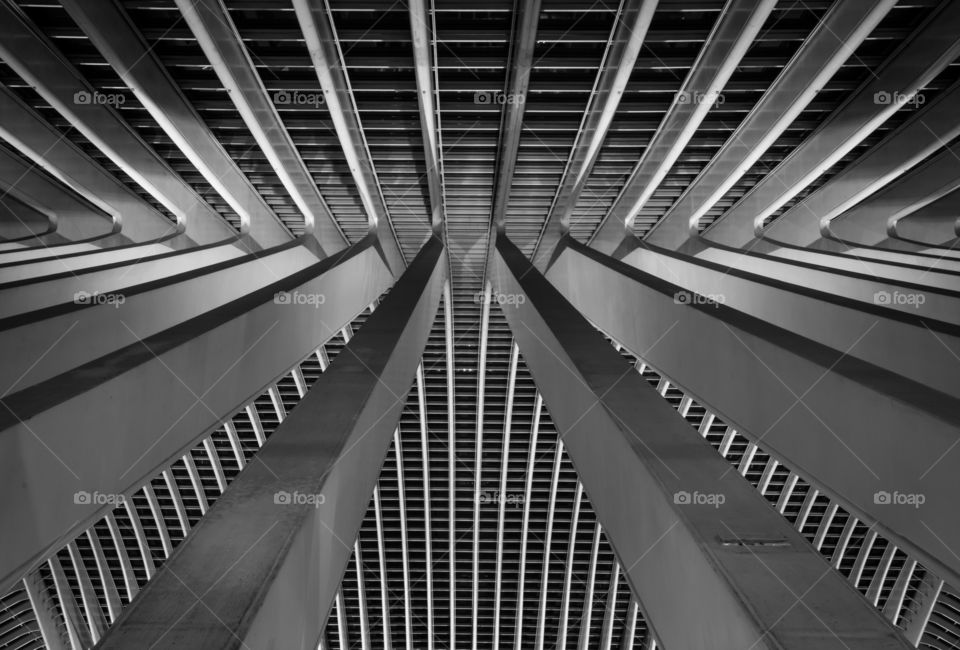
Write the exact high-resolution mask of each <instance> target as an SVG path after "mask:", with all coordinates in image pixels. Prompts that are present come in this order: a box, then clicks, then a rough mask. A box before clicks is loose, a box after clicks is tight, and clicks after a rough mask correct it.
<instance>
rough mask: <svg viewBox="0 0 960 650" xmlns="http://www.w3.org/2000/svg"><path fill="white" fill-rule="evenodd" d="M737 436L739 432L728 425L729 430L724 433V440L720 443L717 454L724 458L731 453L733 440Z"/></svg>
mask: <svg viewBox="0 0 960 650" xmlns="http://www.w3.org/2000/svg"><path fill="white" fill-rule="evenodd" d="M736 435H737V430H736V429H734V428H733V427H731V426H730V425H727V430H726V431H725V432H724V434H723V439H722V440H721V441H720V448H719V449H717V452H719V454H720V455H721V456H723V457H724V458H726V457H727V454H729V453H730V446H731V445H732V444H733V439H734V437H735V436H736Z"/></svg>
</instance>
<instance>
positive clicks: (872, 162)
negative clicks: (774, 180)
mask: <svg viewBox="0 0 960 650" xmlns="http://www.w3.org/2000/svg"><path fill="white" fill-rule="evenodd" d="M957 102H960V83H954V84H953V85H952V86H950V87H949V88H947V89H945V90H943V91H942V92H941V93H940V94H939V95H937V97H936V99H934V100H933V101H932V102H930V103H928V104H926V106H924V107H923V108H921V109H920V110H918V111H916V112H914V113H913V115H911V116H910V118H909V119H908V120H907V121H906V122H904V123H903V124H901V125H900V126H899V127H898V128H897V129H896V130H895V131H894V132H893V133H891V134H890V135H888V136H887V137H886V138H884V139H883V141H881V142H880V143H878V144H877V145H876V146H874V147H872V148H871V149H870V150H869V151H867V152H866V153H865V154H863V155H862V156H860V157H859V158H857V160H855V161H854V162H853V163H852V164H850V165H849V166H848V167H846V168H845V169H844V170H843V171H842V172H840V173H839V174H837V175H836V176H834V177H833V178H831V179H830V180H829V181H827V182H826V183H825V184H824V185H823V186H821V187H819V188H817V190H816V191H814V192H813V193H811V194H810V195H809V196H807V197H805V198H804V199H803V200H802V201H799V202H798V203H797V204H796V205H794V206H792V207H791V208H790V209H789V210H787V211H786V212H784V213H783V214H782V215H780V216H779V217H778V218H777V219H776V220H775V221H774V222H772V223H771V224H770V225H769V226H767V227H766V228H764V229H763V230H762V231H761V232H760V233H759V236H760V237H761V238H763V239H769V240H772V241H773V242H784V243H786V244H792V245H797V246H809V245H810V244H812V243H813V242H815V241H817V240H818V239H820V238H821V237H822V236H823V233H824V231H825V229H826V228H827V226H828V224H829V223H830V221H831V220H832V219H834V218H836V217H838V216H840V215H841V214H843V213H844V212H845V211H847V210H849V209H850V208H852V207H854V206H855V205H856V204H857V203H860V202H861V201H863V200H864V199H866V198H867V197H868V196H870V195H871V194H873V193H875V192H877V191H879V190H880V189H882V188H883V187H886V186H887V185H888V184H890V183H891V182H892V181H893V180H894V179H896V178H898V177H899V176H902V175H903V174H905V173H906V172H907V171H908V170H909V169H911V168H912V167H914V166H915V165H917V164H919V163H920V162H921V161H923V160H924V159H926V158H928V157H929V156H931V155H932V154H934V153H935V152H936V151H937V150H939V149H941V148H942V147H943V146H945V145H946V144H947V143H949V142H950V141H951V140H953V139H954V138H955V137H957V136H958V135H960V119H957V111H956V107H957Z"/></svg>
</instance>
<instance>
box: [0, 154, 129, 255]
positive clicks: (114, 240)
mask: <svg viewBox="0 0 960 650" xmlns="http://www.w3.org/2000/svg"><path fill="white" fill-rule="evenodd" d="M0 191H2V192H3V195H4V196H5V197H8V198H14V199H16V200H18V201H20V202H21V203H23V204H24V205H26V206H28V207H29V208H31V209H32V210H33V211H35V212H36V213H38V214H41V215H43V216H44V217H45V218H46V219H47V221H48V223H49V232H51V233H56V236H57V237H58V238H60V240H61V241H72V242H80V241H83V240H96V241H92V242H91V243H92V244H93V245H94V246H95V247H97V246H109V245H116V244H120V243H123V242H124V240H126V241H127V242H129V241H130V240H129V239H127V238H125V237H123V236H118V237H109V236H110V235H112V234H114V233H116V232H118V231H119V230H120V224H119V223H117V222H115V221H114V220H113V218H112V217H111V216H110V215H108V214H106V213H105V212H103V211H102V210H100V209H98V208H97V207H96V206H94V205H92V204H90V203H88V202H86V201H85V200H84V199H83V198H82V197H80V196H79V195H77V194H76V193H74V192H72V191H70V189H69V188H67V187H65V186H63V185H62V184H60V183H58V182H57V181H56V180H54V179H53V178H51V177H50V176H48V175H47V174H44V173H43V172H41V171H40V169H39V168H38V167H36V166H35V165H32V164H30V163H29V162H27V161H26V160H25V159H24V158H22V157H20V156H18V155H16V154H14V153H13V152H12V151H10V150H9V149H8V148H7V147H6V146H0ZM11 216H13V219H14V221H15V222H16V221H20V218H19V217H18V216H16V215H11ZM45 243H51V242H48V241H46V238H44V241H36V240H35V241H34V242H32V243H31V242H29V241H28V242H23V243H21V244H20V246H19V247H20V248H26V247H27V246H31V245H32V246H36V245H38V244H39V245H43V244H45Z"/></svg>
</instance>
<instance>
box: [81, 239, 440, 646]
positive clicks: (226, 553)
mask: <svg viewBox="0 0 960 650" xmlns="http://www.w3.org/2000/svg"><path fill="white" fill-rule="evenodd" d="M446 271H447V262H446V256H445V253H444V251H443V248H442V245H441V244H440V242H438V241H437V240H436V239H431V240H430V241H429V242H428V243H427V244H426V245H425V247H424V248H423V250H421V252H420V254H419V255H418V256H417V258H416V259H415V260H414V261H413V263H412V264H411V265H410V267H409V269H408V270H407V272H406V273H405V274H404V275H403V276H402V277H401V278H400V280H399V281H398V282H397V284H396V286H395V287H394V288H393V289H392V290H391V292H390V293H389V294H388V296H387V297H386V298H385V299H384V301H383V303H382V304H381V305H380V307H379V308H378V309H377V310H376V311H375V312H374V313H373V315H372V316H371V317H370V318H369V320H367V322H366V324H365V325H364V327H363V329H362V330H360V331H359V332H358V333H357V334H356V336H355V337H354V338H353V339H352V340H351V342H350V343H349V345H348V348H349V350H350V351H351V352H352V354H341V355H340V356H338V357H337V360H336V362H335V363H334V364H333V365H332V366H331V367H330V369H329V370H328V371H327V372H325V373H324V374H323V375H321V376H320V378H319V379H318V380H317V382H316V383H315V384H314V385H313V387H312V388H311V390H310V391H309V392H308V393H307V396H306V397H305V398H304V399H303V401H301V402H300V404H299V405H298V406H297V408H296V409H295V410H294V411H293V412H291V413H290V415H289V416H288V417H287V419H286V420H284V421H283V423H281V424H280V426H279V427H278V428H277V430H276V431H275V432H274V434H273V435H272V436H271V437H270V439H269V440H268V441H267V443H266V445H264V447H263V449H262V450H261V451H260V453H259V455H258V457H257V458H258V462H257V463H254V464H252V465H250V466H249V467H248V468H247V469H246V470H245V471H244V472H243V473H242V474H240V475H239V476H238V477H237V478H236V479H235V480H234V482H233V483H232V484H231V485H230V487H229V489H227V491H226V492H225V493H224V494H223V496H221V497H220V499H219V500H218V501H217V502H216V504H215V505H214V506H213V508H211V510H210V512H209V513H208V514H207V516H206V517H204V519H203V520H202V521H201V522H200V523H199V524H198V525H197V527H196V528H195V529H194V532H193V533H192V534H191V536H190V537H189V538H187V540H186V541H185V542H183V544H182V545H181V547H180V549H179V550H178V552H177V553H176V554H175V555H174V556H173V557H172V558H171V559H170V560H169V561H168V562H167V564H166V565H165V566H164V568H163V569H162V570H161V571H160V573H159V574H158V575H157V577H156V578H154V580H153V581H152V582H151V583H150V585H149V586H148V588H147V589H145V590H144V593H143V594H141V596H140V598H138V599H137V600H136V601H134V602H133V603H132V604H131V605H130V607H129V608H128V610H127V611H126V612H125V613H124V616H123V617H122V618H121V620H120V621H118V622H117V624H116V625H115V626H114V627H113V628H112V629H111V630H110V631H109V632H108V633H107V635H106V637H105V638H104V640H103V642H102V644H101V646H100V647H101V648H103V649H104V650H106V649H112V648H130V647H148V646H152V647H156V648H162V647H201V646H202V647H216V648H239V647H249V648H267V647H276V648H281V647H282V648H310V649H311V650H313V648H316V647H317V643H318V642H319V639H320V636H321V634H322V632H323V630H324V627H325V625H326V622H327V618H328V616H329V613H330V610H331V606H332V604H333V602H334V599H335V597H336V595H337V593H338V589H339V586H340V581H341V579H342V577H343V575H344V572H345V570H346V568H347V564H348V562H349V560H350V557H351V553H352V551H353V546H352V545H351V544H350V541H349V540H353V539H355V537H356V535H357V531H358V530H359V528H360V524H361V522H362V520H363V517H364V515H365V513H366V509H367V506H368V505H369V502H370V494H371V492H372V491H373V488H374V485H375V484H376V481H377V478H378V477H379V474H380V467H381V464H382V461H383V458H384V455H385V454H386V452H387V449H388V448H389V446H390V440H391V437H392V435H393V433H394V431H395V429H396V426H397V422H398V420H399V417H400V412H401V410H402V409H403V407H404V405H405V402H406V394H407V392H408V391H409V390H410V387H411V386H412V384H413V382H414V376H415V373H416V369H417V366H418V364H419V363H420V359H421V355H422V352H423V348H424V345H425V344H426V340H427V337H428V335H429V331H430V328H431V326H432V324H433V321H434V319H435V316H436V314H437V310H438V306H439V302H440V297H441V294H442V292H443V285H444V280H445V278H446ZM369 302H370V301H369V300H368V301H367V304H369ZM343 540H347V541H346V542H344V541H343ZM198 601H199V602H198Z"/></svg>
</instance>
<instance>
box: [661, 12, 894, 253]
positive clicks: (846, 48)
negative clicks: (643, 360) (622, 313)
mask: <svg viewBox="0 0 960 650" xmlns="http://www.w3.org/2000/svg"><path fill="white" fill-rule="evenodd" d="M895 5H896V1H895V0H880V1H878V2H841V3H836V4H834V5H833V6H832V7H831V8H830V10H829V11H828V12H827V15H826V16H824V17H823V19H822V20H821V21H820V24H819V25H817V27H816V28H815V29H814V31H813V33H812V34H810V36H809V37H808V38H807V40H806V41H804V43H803V45H802V46H801V47H800V49H799V50H798V51H797V53H796V54H795V55H794V56H793V58H792V59H791V60H790V62H789V63H787V65H786V66H785V67H784V69H783V71H782V72H781V73H780V76H778V77H777V78H776V80H774V82H773V83H772V84H771V85H770V88H768V89H767V91H766V92H765V93H764V94H763V97H761V98H760V101H758V102H757V104H756V106H754V108H753V110H751V111H750V113H749V115H747V117H746V118H744V120H743V122H741V123H740V126H739V127H737V130H736V131H734V132H733V134H731V136H730V137H729V138H727V141H726V142H725V143H724V145H723V147H721V148H720V151H719V152H717V154H716V155H715V156H714V157H713V159H712V160H711V161H710V162H709V163H708V164H707V167H706V168H705V169H704V170H703V171H702V172H701V173H700V175H699V176H697V178H696V179H695V180H694V181H693V183H691V184H690V185H689V186H688V187H687V188H686V190H685V191H684V193H683V194H682V195H681V196H680V198H679V199H677V201H676V202H675V203H674V204H673V206H671V208H670V209H669V210H668V211H667V213H666V214H665V215H664V216H663V218H662V219H660V221H659V222H657V224H656V225H655V226H654V227H653V229H651V231H650V232H649V233H648V234H647V237H646V239H647V240H648V241H649V242H650V243H651V244H656V245H657V246H662V247H664V248H678V247H679V246H681V245H682V244H683V243H684V242H685V241H686V240H687V239H689V238H690V237H691V236H693V235H695V234H696V233H697V230H698V227H699V223H700V219H701V217H703V216H704V215H705V214H707V212H709V211H710V209H711V208H712V207H713V206H714V205H715V204H716V203H717V201H719V200H720V199H721V198H722V197H723V195H724V194H726V193H727V190H729V189H730V188H731V187H733V185H734V184H735V183H736V182H737V181H738V180H739V179H740V178H741V177H742V176H743V175H744V174H745V173H746V172H747V170H749V169H750V167H752V166H753V164H754V163H755V162H757V160H759V159H760V157H761V156H762V155H763V154H764V152H766V150H767V149H768V148H770V146H771V145H772V144H773V143H774V142H776V140H777V138H779V137H780V135H781V134H782V133H783V132H784V131H786V130H787V128H788V127H789V126H790V124H791V123H792V122H793V121H794V120H795V119H796V117H797V116H798V115H799V114H800V113H801V112H802V111H803V109H804V108H805V107H806V106H807V105H808V104H809V103H810V102H811V101H813V99H814V97H816V95H817V93H818V92H819V91H820V89H821V88H822V87H823V86H824V85H825V84H826V83H827V81H829V80H830V78H831V77H832V76H833V75H834V74H835V73H836V72H837V70H839V69H840V67H841V66H842V65H843V64H844V63H845V62H846V61H847V59H849V58H850V56H851V55H852V54H853V52H854V51H855V50H856V49H857V47H858V46H859V45H860V43H862V42H863V41H864V40H865V39H866V38H867V37H868V36H869V35H870V32H872V31H873V29H874V27H876V26H877V24H878V23H879V22H880V21H881V20H882V19H883V17H884V16H886V15H887V12H889V11H890V10H891V9H893V7H894V6H895Z"/></svg>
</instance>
